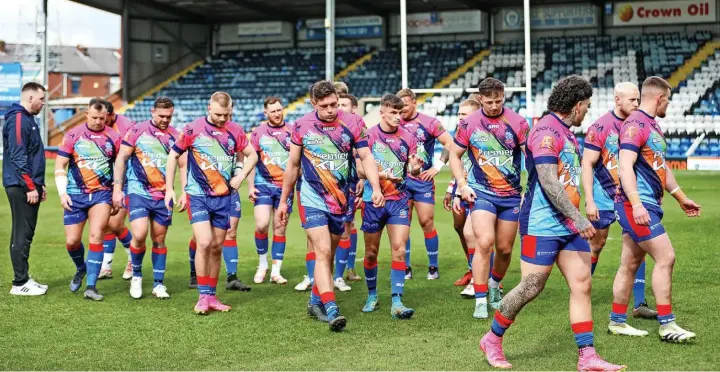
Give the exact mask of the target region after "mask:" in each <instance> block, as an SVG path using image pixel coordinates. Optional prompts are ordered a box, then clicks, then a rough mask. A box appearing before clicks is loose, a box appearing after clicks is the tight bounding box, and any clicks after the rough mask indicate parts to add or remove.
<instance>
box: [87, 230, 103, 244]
mask: <svg viewBox="0 0 720 372" xmlns="http://www.w3.org/2000/svg"><path fill="white" fill-rule="evenodd" d="M104 237H105V234H103V233H102V232H101V231H92V230H91V231H90V234H89V236H88V241H89V242H90V243H102V241H103V238H104Z"/></svg>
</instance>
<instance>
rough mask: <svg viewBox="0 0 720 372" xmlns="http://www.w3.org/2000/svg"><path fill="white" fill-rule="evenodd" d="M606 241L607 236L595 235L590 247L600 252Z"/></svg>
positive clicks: (597, 252) (594, 251)
mask: <svg viewBox="0 0 720 372" xmlns="http://www.w3.org/2000/svg"><path fill="white" fill-rule="evenodd" d="M605 243H607V237H602V236H601V237H595V239H593V240H590V249H592V251H593V253H596V254H600V252H601V251H602V249H603V248H604V247H605Z"/></svg>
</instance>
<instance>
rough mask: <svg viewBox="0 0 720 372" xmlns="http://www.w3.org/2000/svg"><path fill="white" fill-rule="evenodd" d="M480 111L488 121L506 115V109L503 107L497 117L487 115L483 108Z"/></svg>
mask: <svg viewBox="0 0 720 372" xmlns="http://www.w3.org/2000/svg"><path fill="white" fill-rule="evenodd" d="M480 111H482V114H483V116H485V117H486V118H488V119H497V118H499V117H501V116H503V114H504V113H505V107H503V108H502V110H501V111H500V113H499V114H498V115H496V116H490V115H488V114H487V113H485V109H483V108H481V109H480Z"/></svg>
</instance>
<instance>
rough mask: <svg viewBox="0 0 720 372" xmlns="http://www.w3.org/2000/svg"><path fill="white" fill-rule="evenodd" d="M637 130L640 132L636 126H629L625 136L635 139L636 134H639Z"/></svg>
mask: <svg viewBox="0 0 720 372" xmlns="http://www.w3.org/2000/svg"><path fill="white" fill-rule="evenodd" d="M637 132H638V130H637V128H635V127H629V128H628V129H627V130H626V131H625V138H626V139H629V140H634V139H635V136H637Z"/></svg>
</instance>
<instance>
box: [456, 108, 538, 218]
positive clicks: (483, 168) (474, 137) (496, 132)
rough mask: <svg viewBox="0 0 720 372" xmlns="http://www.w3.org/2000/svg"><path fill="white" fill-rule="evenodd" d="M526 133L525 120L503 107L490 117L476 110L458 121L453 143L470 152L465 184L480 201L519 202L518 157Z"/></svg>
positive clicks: (519, 169)
mask: <svg viewBox="0 0 720 372" xmlns="http://www.w3.org/2000/svg"><path fill="white" fill-rule="evenodd" d="M529 131H530V129H529V125H528V122H527V120H525V118H523V117H522V116H520V115H518V114H517V113H515V112H514V111H512V110H510V109H507V108H503V111H502V112H501V113H500V115H499V116H498V117H494V118H491V117H488V116H487V115H485V113H484V112H483V110H477V111H475V112H473V113H472V114H470V115H469V116H468V117H466V118H465V120H463V121H461V122H460V125H458V129H457V131H456V132H455V143H456V144H457V145H458V146H460V147H462V148H464V149H468V151H467V152H466V153H470V161H471V163H472V167H471V168H470V170H469V171H468V185H470V187H472V188H473V189H474V190H476V191H477V192H480V193H482V194H484V195H483V198H487V197H490V198H491V199H493V200H495V199H497V201H498V202H499V201H500V200H503V199H506V198H513V199H516V200H517V199H520V193H521V192H522V186H521V185H520V172H521V170H522V168H521V161H522V156H521V154H522V147H523V146H525V141H526V139H527V135H528V132H529ZM515 203H516V201H515ZM516 205H517V204H516Z"/></svg>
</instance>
